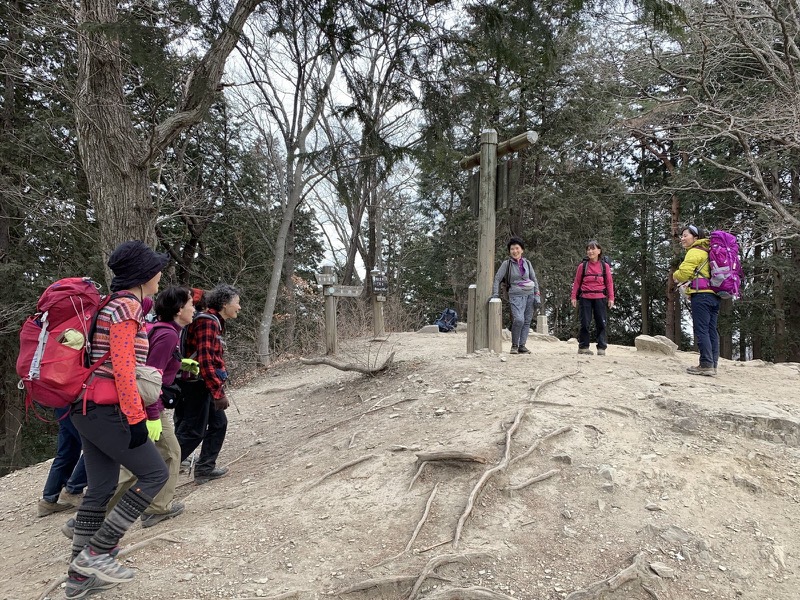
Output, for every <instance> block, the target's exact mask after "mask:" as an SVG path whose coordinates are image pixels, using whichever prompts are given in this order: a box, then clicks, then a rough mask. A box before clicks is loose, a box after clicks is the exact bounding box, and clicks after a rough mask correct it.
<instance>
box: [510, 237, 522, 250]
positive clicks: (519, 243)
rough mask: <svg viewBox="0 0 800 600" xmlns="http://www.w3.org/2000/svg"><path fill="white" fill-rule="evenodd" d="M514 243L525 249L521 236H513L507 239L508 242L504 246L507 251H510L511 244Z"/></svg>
mask: <svg viewBox="0 0 800 600" xmlns="http://www.w3.org/2000/svg"><path fill="white" fill-rule="evenodd" d="M515 244H516V245H517V246H519V247H520V248H522V249H523V250H525V242H523V241H522V238H518V237H516V236H514V237H512V238H511V239H510V240H508V244H507V245H506V248H507V249H508V251H509V252H510V251H511V246H513V245H515Z"/></svg>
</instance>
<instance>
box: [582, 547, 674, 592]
mask: <svg viewBox="0 0 800 600" xmlns="http://www.w3.org/2000/svg"><path fill="white" fill-rule="evenodd" d="M632 581H638V583H639V585H641V586H642V589H643V590H644V591H646V592H647V593H648V594H649V595H650V596H651V597H652V598H653V599H654V600H661V598H662V597H661V595H660V592H663V591H664V584H663V580H662V579H661V578H660V577H659V576H658V575H656V574H654V573H653V572H652V571H651V570H650V565H649V564H648V563H647V555H646V554H645V553H644V552H640V553H639V554H637V555H636V556H635V557H634V558H633V563H632V564H631V565H630V566H629V567H625V568H624V569H622V571H620V572H619V573H617V574H616V575H612V576H611V577H608V578H606V579H603V580H602V581H598V582H596V583H593V584H592V585H590V586H589V587H587V588H585V589H582V590H578V591H577V592H572V593H571V594H570V595H569V596H567V598H566V600H603V599H604V598H606V596H607V594H609V593H611V592H615V591H616V590H618V589H619V588H621V587H622V586H623V585H625V584H626V583H630V582H632Z"/></svg>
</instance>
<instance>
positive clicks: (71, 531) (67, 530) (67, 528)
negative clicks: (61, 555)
mask: <svg viewBox="0 0 800 600" xmlns="http://www.w3.org/2000/svg"><path fill="white" fill-rule="evenodd" d="M61 533H63V534H64V535H65V536H67V537H68V538H69V539H72V538H73V537H75V519H73V518H69V519H67V522H66V523H64V524H63V525H62V526H61Z"/></svg>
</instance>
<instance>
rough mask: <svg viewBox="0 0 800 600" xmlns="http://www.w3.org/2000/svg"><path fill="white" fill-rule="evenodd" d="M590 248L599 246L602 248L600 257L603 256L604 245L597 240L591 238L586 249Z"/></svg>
mask: <svg viewBox="0 0 800 600" xmlns="http://www.w3.org/2000/svg"><path fill="white" fill-rule="evenodd" d="M589 248H597V249H598V250H600V257H602V256H603V247H602V246H601V245H600V242H598V241H597V240H589V241H588V242H586V249H587V250H589Z"/></svg>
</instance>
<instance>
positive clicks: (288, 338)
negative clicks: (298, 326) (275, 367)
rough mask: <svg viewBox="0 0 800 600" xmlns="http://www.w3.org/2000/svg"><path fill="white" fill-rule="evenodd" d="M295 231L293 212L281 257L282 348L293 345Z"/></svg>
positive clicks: (295, 307)
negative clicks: (284, 300) (283, 252)
mask: <svg viewBox="0 0 800 600" xmlns="http://www.w3.org/2000/svg"><path fill="white" fill-rule="evenodd" d="M295 244H296V242H295V231H294V214H293V218H292V222H291V223H289V230H288V232H287V234H286V257H285V258H284V259H283V287H284V293H285V296H286V307H287V311H286V312H287V313H288V317H287V318H286V327H285V328H284V336H285V339H284V341H283V348H292V347H294V342H295V339H294V332H295V323H296V319H297V317H296V315H297V306H296V303H295V297H294V279H293V277H294V270H295V265H296V264H297V257H296V256H295Z"/></svg>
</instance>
